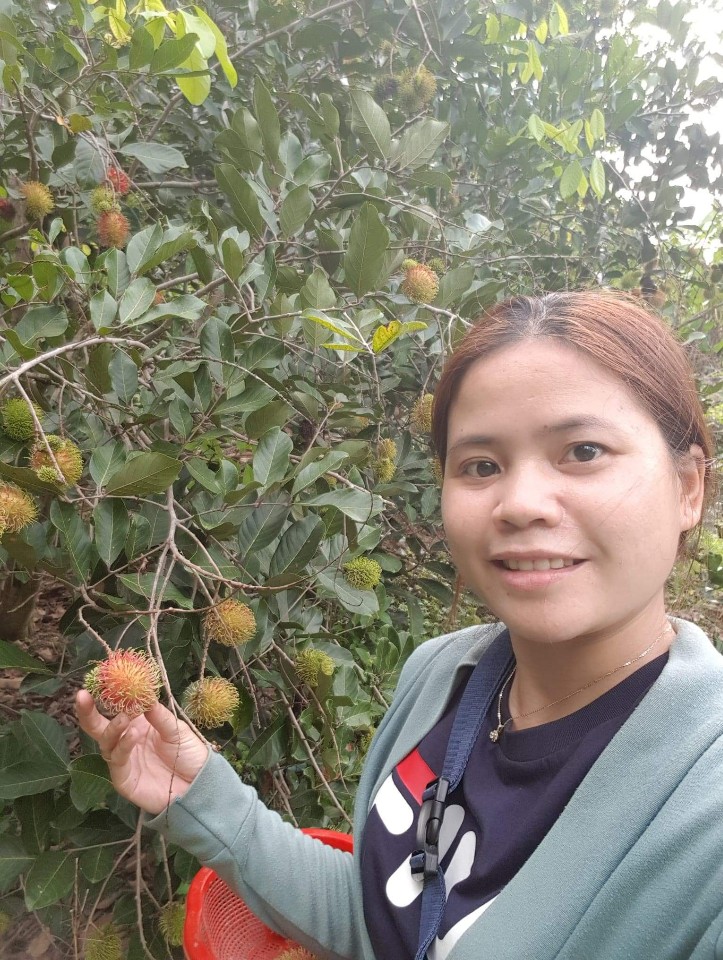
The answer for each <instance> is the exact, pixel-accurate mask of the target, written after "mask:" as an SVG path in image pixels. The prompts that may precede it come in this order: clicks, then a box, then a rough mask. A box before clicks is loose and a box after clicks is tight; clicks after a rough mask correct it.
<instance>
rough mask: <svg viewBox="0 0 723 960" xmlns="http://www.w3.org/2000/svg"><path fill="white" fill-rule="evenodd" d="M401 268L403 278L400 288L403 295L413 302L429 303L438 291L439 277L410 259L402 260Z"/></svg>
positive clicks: (422, 264) (429, 268) (425, 265)
mask: <svg viewBox="0 0 723 960" xmlns="http://www.w3.org/2000/svg"><path fill="white" fill-rule="evenodd" d="M402 270H404V280H403V281H402V284H401V287H400V289H401V291H402V293H403V294H404V295H405V297H408V298H409V299H410V300H411V301H412V302H413V303H431V302H432V301H433V300H434V298H435V297H436V296H437V294H438V293H439V277H438V276H437V274H436V273H435V271H434V270H432V268H431V267H429V266H428V265H427V264H424V263H417V261H416V260H411V259H408V260H404V261H403V262H402Z"/></svg>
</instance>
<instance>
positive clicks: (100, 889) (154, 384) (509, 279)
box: [0, 0, 723, 958]
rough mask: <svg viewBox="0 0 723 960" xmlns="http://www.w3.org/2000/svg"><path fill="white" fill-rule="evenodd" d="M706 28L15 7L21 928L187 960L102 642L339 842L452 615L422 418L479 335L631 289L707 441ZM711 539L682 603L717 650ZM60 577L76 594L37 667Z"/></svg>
mask: <svg viewBox="0 0 723 960" xmlns="http://www.w3.org/2000/svg"><path fill="white" fill-rule="evenodd" d="M689 9H690V8H689V6H688V4H686V3H685V2H679V3H677V4H675V5H674V6H673V5H672V4H670V3H667V2H659V3H657V4H655V5H651V6H648V5H646V4H644V3H636V4H634V5H632V6H630V7H628V8H626V9H623V8H622V6H621V5H619V4H617V3H603V4H602V5H601V4H594V5H593V4H590V3H587V2H580V0H576V2H574V3H573V4H568V5H565V7H564V8H563V6H561V5H560V4H557V3H553V4H552V5H550V6H549V7H541V6H540V5H539V4H537V3H535V4H533V3H531V2H530V3H515V4H506V5H501V4H500V5H497V4H493V3H491V4H488V5H486V6H484V7H483V8H482V9H480V5H479V4H478V3H472V2H469V3H464V2H460V0H454V2H452V0H449V2H442V3H439V2H434V3H432V2H431V0H412V2H411V4H409V5H408V4H407V2H403V0H388V2H382V0H365V2H364V3H361V2H356V0H337V2H333V3H329V4H325V3H323V2H322V0H298V2H292V0H281V2H268V0H254V2H252V3H249V4H242V5H239V4H237V3H225V2H219V3H209V4H207V5H206V6H197V5H187V6H181V5H171V4H170V3H169V4H168V5H164V3H163V2H162V0H140V2H139V3H138V4H137V5H135V6H133V7H131V6H127V5H126V3H125V0H112V2H110V0H108V2H105V0H98V2H96V3H93V4H90V3H87V2H86V0H59V2H58V3H56V4H53V5H47V4H45V3H40V2H37V0H25V2H23V3H22V4H21V3H15V2H12V0H0V125H1V130H2V136H1V137H0V170H1V171H2V177H1V178H0V217H2V220H3V225H2V226H1V227H0V303H1V305H2V306H1V313H0V337H1V340H0V367H1V369H2V371H3V372H2V374H0V391H2V393H1V395H0V423H1V425H2V433H1V434H0V527H1V528H2V541H1V542H0V558H1V559H2V562H3V565H4V570H5V573H4V581H3V586H2V593H1V594H0V613H1V616H2V620H1V622H2V624H3V636H2V642H0V666H2V667H4V668H7V669H15V670H18V671H21V672H22V674H23V675H24V676H25V679H24V680H23V683H22V685H21V687H20V691H19V694H18V697H17V700H16V702H15V703H14V704H10V703H8V704H4V705H3V720H2V726H0V894H2V897H3V899H2V903H1V904H0V906H1V907H2V910H3V914H2V917H4V919H0V924H3V925H4V924H7V923H10V922H12V923H13V924H15V926H14V927H13V929H15V930H17V929H20V928H22V929H24V930H26V929H29V927H28V923H29V921H28V920H27V916H28V915H29V914H33V915H34V917H35V919H36V921H37V923H39V924H40V925H41V926H42V928H43V929H44V930H46V931H49V932H50V934H51V936H52V938H53V939H54V942H55V944H56V946H57V948H58V950H59V951H60V953H61V954H62V955H67V956H70V957H77V956H82V955H85V956H89V957H90V956H92V955H93V950H96V951H99V950H100V949H101V946H100V945H99V944H105V946H104V948H103V949H106V948H107V951H111V952H106V954H104V955H107V956H109V957H110V956H113V953H112V951H113V950H114V951H115V952H116V955H118V956H120V950H121V948H123V949H127V956H129V957H132V958H135V957H142V956H153V957H164V956H169V955H176V956H179V955H180V954H179V951H178V947H177V946H174V945H173V944H174V941H175V940H177V936H176V934H177V931H175V932H174V929H172V928H173V922H174V916H175V914H174V912H173V911H174V910H175V909H176V906H175V905H177V904H179V903H182V897H183V893H184V892H185V888H186V885H187V882H188V880H189V878H190V877H191V876H192V874H193V872H194V870H195V869H196V866H197V865H196V864H195V863H193V862H192V860H191V858H190V857H188V856H187V855H186V854H185V853H183V852H182V851H179V850H174V849H166V848H165V846H164V844H163V842H162V840H161V839H160V838H158V837H156V836H153V837H152V838H150V837H145V838H144V843H143V845H141V842H140V837H141V830H140V827H141V821H140V820H139V818H138V815H137V811H136V810H135V809H133V808H131V807H130V805H128V804H126V803H124V802H123V801H121V800H119V799H118V798H117V797H116V796H114V794H113V792H112V790H111V788H110V784H109V782H108V777H107V770H106V768H105V764H104V762H103V761H102V759H101V758H100V757H99V756H98V755H97V754H96V753H95V752H94V747H93V745H92V744H90V743H87V742H81V743H78V739H77V737H76V735H75V732H74V726H73V722H72V717H71V716H70V715H69V713H68V707H69V704H70V701H71V698H72V694H73V692H74V691H75V689H77V687H78V686H79V685H80V683H81V682H82V680H83V677H84V675H85V674H86V673H87V672H88V671H89V670H90V669H91V667H93V665H94V664H96V663H97V662H98V661H103V660H105V658H106V656H107V654H108V653H109V652H110V651H111V650H113V651H115V650H116V649H120V650H123V651H131V650H136V651H141V652H143V651H145V653H146V654H148V655H150V656H151V657H152V658H154V660H155V661H156V663H157V665H158V668H159V671H160V675H159V677H158V678H156V677H155V676H153V677H151V680H150V681H149V682H150V683H151V686H152V687H155V686H156V684H157V683H158V682H160V685H161V688H162V690H163V695H164V697H166V698H167V699H168V702H170V703H171V704H172V705H173V707H174V709H176V710H177V711H178V713H179V715H185V716H189V717H191V718H192V719H193V720H194V722H195V723H196V725H197V726H199V727H200V728H201V729H202V730H204V731H205V732H206V733H207V734H208V735H209V736H210V737H213V738H214V739H215V740H216V741H217V742H218V743H219V744H220V746H221V748H222V749H223V750H224V752H225V753H226V755H227V756H228V757H229V759H230V760H231V762H232V763H234V764H235V766H236V767H237V769H238V770H239V773H241V774H243V776H244V777H245V778H246V779H248V780H249V781H250V782H254V783H255V784H257V785H258V787H259V789H260V790H261V792H262V795H263V796H264V797H265V799H266V800H267V802H268V803H269V804H271V805H272V806H275V807H277V808H278V809H279V810H281V811H282V812H284V813H285V814H286V815H287V816H288V817H289V818H291V819H292V820H294V821H295V822H297V823H299V824H302V825H306V824H312V823H313V824H318V825H324V824H337V825H338V824H342V825H343V824H345V823H346V824H348V823H349V822H350V813H351V808H352V803H353V795H354V788H355V784H356V781H357V778H358V774H359V770H360V767H361V763H362V760H363V755H364V752H365V749H366V747H367V746H368V742H369V739H370V736H371V735H372V733H373V729H374V727H375V725H376V723H377V721H378V719H379V718H380V716H381V715H382V714H383V712H384V710H385V708H386V706H387V703H388V701H389V698H390V696H391V694H392V690H393V686H394V682H395V678H396V675H397V672H398V668H399V666H400V665H401V662H402V661H403V660H404V658H405V657H406V656H407V655H408V653H409V652H410V651H411V649H412V648H413V647H414V645H415V644H416V643H418V642H420V641H421V640H423V639H424V638H425V637H427V636H429V635H431V634H432V633H434V632H439V631H440V630H442V629H443V627H444V621H445V617H446V610H447V609H448V607H449V604H450V602H451V600H452V596H453V585H454V571H453V570H452V567H451V565H450V563H449V560H448V557H447V554H446V552H445V550H444V546H443V542H442V539H441V528H440V524H439V516H438V505H439V487H438V481H439V478H438V476H437V474H436V471H435V461H434V459H433V456H432V454H431V452H430V450H429V446H428V431H429V403H430V396H431V394H432V393H433V390H434V383H435V380H436V377H437V375H438V372H439V369H440V366H441V363H442V361H443V359H444V356H445V355H446V353H447V352H448V351H449V350H450V348H451V347H452V346H453V345H454V343H455V341H456V340H457V339H458V338H459V337H460V336H461V335H462V333H463V332H464V330H465V328H466V327H467V326H468V325H469V324H470V322H471V321H472V320H473V318H474V317H475V316H476V315H477V314H478V313H479V311H480V310H481V309H482V308H484V307H485V306H487V305H489V304H491V303H493V302H494V301H495V300H496V299H498V298H500V297H501V296H503V295H508V294H510V293H515V292H539V291H542V290H550V289H552V290H554V289H562V288H566V287H578V286H590V285H596V284H605V285H612V286H617V287H622V288H624V289H630V290H632V291H633V292H634V294H635V295H637V296H641V297H643V298H645V299H646V300H648V301H650V302H651V303H652V304H653V305H654V306H656V307H658V308H660V309H662V310H663V311H664V313H665V315H666V317H667V318H668V320H669V322H670V323H671V324H672V325H673V326H674V327H676V328H677V329H678V330H679V331H680V332H681V333H682V335H683V337H684V339H685V340H686V341H687V342H688V343H689V344H690V349H691V351H692V355H693V356H694V358H695V362H696V364H697V369H698V371H699V374H700V379H701V386H702V389H703V391H704V393H705V394H706V396H707V398H708V400H709V403H710V408H711V418H712V419H713V420H714V422H716V423H717V425H718V427H717V428H718V429H719V428H720V426H721V425H722V424H723V414H722V413H721V411H723V405H722V404H723V396H722V394H721V380H720V364H719V357H720V351H721V350H722V349H723V335H722V334H721V313H720V310H721V295H720V292H719V287H720V284H719V281H720V272H721V269H723V267H722V266H720V265H719V264H720V263H721V255H720V253H719V250H718V243H719V240H718V238H719V235H720V231H721V228H722V227H723V223H721V218H720V216H719V212H718V211H719V207H718V206H717V205H716V206H715V207H714V210H713V212H712V213H711V215H710V216H709V217H708V219H707V221H706V222H705V223H704V224H703V225H702V226H694V225H692V224H691V222H690V219H689V218H690V211H689V210H687V209H686V208H685V207H684V206H683V197H684V187H683V185H682V183H681V178H682V177H684V176H687V177H688V178H689V180H690V181H691V183H692V185H693V186H694V187H706V188H708V189H710V190H711V191H712V192H713V193H714V194H715V193H717V192H718V191H720V187H721V175H720V170H721V160H722V159H723V153H722V150H721V144H720V139H719V136H718V134H717V133H708V132H706V131H705V129H704V127H703V125H702V124H701V123H700V122H699V120H698V119H696V114H695V111H696V110H700V109H704V108H705V107H707V106H709V105H711V104H712V103H714V102H716V101H717V99H718V98H719V96H720V93H721V84H720V83H718V82H717V81H712V80H702V81H700V82H699V80H698V70H699V64H700V61H701V58H702V56H703V50H702V47H701V43H700V42H699V41H696V40H695V39H693V38H691V36H690V35H689V27H688V24H687V21H686V19H685V16H686V14H687V12H688V11H689ZM651 23H652V24H654V25H655V26H656V27H658V28H659V30H658V31H657V32H655V34H654V37H656V38H659V39H657V40H655V42H653V40H650V39H647V40H646V42H645V44H642V43H641V41H640V36H641V31H642V30H644V29H645V28H646V26H648V25H649V24H651ZM643 161H645V162H643ZM718 533H719V531H717V530H716V529H715V528H711V529H709V530H708V531H707V533H706V535H705V537H704V539H703V541H702V546H701V547H700V548H699V552H698V556H697V559H696V560H694V563H693V567H692V570H693V574H694V576H693V577H692V579H691V578H690V577H689V578H688V579H687V580H686V579H681V578H677V579H675V580H674V582H673V584H672V587H671V589H672V590H673V592H674V594H675V597H674V599H675V598H677V599H678V600H679V601H680V602H681V603H682V604H683V606H684V608H685V609H687V610H690V609H691V606H692V608H693V614H694V615H695V616H696V617H697V618H698V619H702V620H704V622H705V623H706V625H707V626H708V627H709V628H710V629H711V631H712V632H714V633H715V630H716V627H715V623H714V622H713V618H714V616H715V610H716V609H718V608H717V607H716V605H715V598H714V591H715V589H716V587H720V585H721V584H722V583H723V546H722V545H721V540H720V538H719V536H718ZM41 582H42V583H45V584H47V583H49V582H50V583H55V584H60V585H62V587H63V590H64V591H65V592H64V596H65V597H67V604H66V606H67V609H66V611H65V614H64V616H63V619H62V621H61V627H62V629H63V632H64V647H63V650H62V655H61V656H60V658H59V660H58V661H57V662H56V663H53V664H52V665H51V667H48V666H45V665H43V664H42V663H41V661H40V660H38V659H37V656H36V654H37V649H38V645H39V644H40V642H41V639H42V638H41V636H40V635H39V632H38V627H37V625H36V626H33V618H32V610H33V601H34V598H35V596H36V594H37V591H38V589H39V586H40V584H41ZM485 615H486V613H485V611H484V609H482V608H476V607H475V605H474V604H473V603H472V602H471V601H470V600H468V601H467V602H466V604H464V605H463V607H462V616H463V619H464V618H465V617H467V618H469V619H470V620H471V619H472V618H478V617H480V616H482V617H484V616H485ZM124 657H125V659H123V658H120V659H118V658H116V660H114V661H113V663H112V664H111V665H110V666H108V665H107V664H106V666H104V667H99V668H98V670H96V671H95V672H94V673H93V675H92V677H91V680H90V685H91V686H92V687H93V689H94V690H95V692H96V693H97V694H99V695H100V694H101V693H104V694H105V697H106V703H107V704H108V705H110V706H112V705H113V703H115V702H117V696H118V690H119V683H120V684H121V685H122V680H123V677H124V675H125V674H124V673H123V671H128V670H131V669H134V670H135V669H143V670H145V669H146V667H147V661H146V660H144V659H143V657H141V656H140V654H135V655H132V654H127V655H124ZM134 657H135V659H134ZM144 664H145V665H146V666H144ZM111 667H112V668H113V669H111ZM103 671H105V672H103ZM119 677H120V680H119ZM109 691H110V693H109ZM114 697H116V699H115V700H114V699H113V698H114ZM169 904H171V905H172V906H168V905H169ZM164 911H165V912H164ZM161 917H163V919H162V920H161V919H160V918H161ZM109 923H111V924H112V925H111V926H108V924H109ZM23 924H25V926H23ZM36 929H37V928H36ZM83 951H85V954H84V953H83ZM174 951H175V954H174ZM97 955H100V954H97Z"/></svg>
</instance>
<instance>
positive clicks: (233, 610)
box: [203, 598, 256, 647]
mask: <svg viewBox="0 0 723 960" xmlns="http://www.w3.org/2000/svg"><path fill="white" fill-rule="evenodd" d="M203 626H204V632H205V635H206V637H208V638H209V639H211V640H212V641H214V642H215V643H220V644H222V645H223V646H225V647H237V646H239V645H240V644H242V643H248V641H249V640H251V639H252V638H253V637H254V635H255V634H256V617H255V616H254V612H253V610H252V609H251V607H249V606H248V604H246V603H241V601H239V600H233V599H232V598H228V599H226V600H222V601H221V603H219V604H218V605H217V606H215V607H213V608H212V609H211V610H209V612H208V614H207V615H206V619H205V620H204V624H203Z"/></svg>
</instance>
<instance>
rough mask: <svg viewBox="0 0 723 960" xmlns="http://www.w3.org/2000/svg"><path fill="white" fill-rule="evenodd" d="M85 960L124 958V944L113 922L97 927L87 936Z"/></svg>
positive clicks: (115, 959) (116, 959) (119, 959)
mask: <svg viewBox="0 0 723 960" xmlns="http://www.w3.org/2000/svg"><path fill="white" fill-rule="evenodd" d="M83 957H84V960H122V957H123V944H122V943H121V938H120V934H119V933H118V929H117V927H116V926H115V924H113V923H108V924H106V925H105V926H104V927H95V928H94V929H93V930H92V931H90V932H89V933H88V935H87V936H86V938H85V951H84V953H83Z"/></svg>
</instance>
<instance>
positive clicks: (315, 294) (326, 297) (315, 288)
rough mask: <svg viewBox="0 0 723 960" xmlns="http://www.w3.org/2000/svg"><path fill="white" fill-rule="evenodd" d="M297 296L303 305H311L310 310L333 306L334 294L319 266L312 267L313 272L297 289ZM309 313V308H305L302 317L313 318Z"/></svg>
mask: <svg viewBox="0 0 723 960" xmlns="http://www.w3.org/2000/svg"><path fill="white" fill-rule="evenodd" d="M299 298H300V299H301V301H302V303H303V305H304V306H306V307H311V308H312V310H316V311H320V310H323V309H324V308H327V309H328V308H329V307H333V306H335V304H336V294H335V293H334V291H333V290H332V289H331V285H330V283H329V280H328V278H327V276H326V273H325V271H324V270H322V268H321V267H314V272H313V273H312V274H311V276H310V277H309V279H308V280H307V281H306V283H305V284H304V286H303V287H302V288H301V290H300V291H299ZM309 313H310V311H309V310H305V311H304V313H303V316H304V318H305V319H312V320H313V319H314V317H313V316H311V317H310V316H309ZM317 316H318V313H317ZM315 322H318V321H315ZM322 326H323V324H322Z"/></svg>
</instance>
